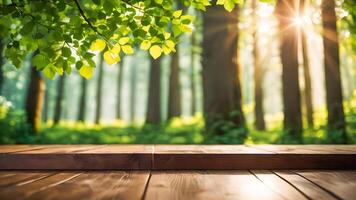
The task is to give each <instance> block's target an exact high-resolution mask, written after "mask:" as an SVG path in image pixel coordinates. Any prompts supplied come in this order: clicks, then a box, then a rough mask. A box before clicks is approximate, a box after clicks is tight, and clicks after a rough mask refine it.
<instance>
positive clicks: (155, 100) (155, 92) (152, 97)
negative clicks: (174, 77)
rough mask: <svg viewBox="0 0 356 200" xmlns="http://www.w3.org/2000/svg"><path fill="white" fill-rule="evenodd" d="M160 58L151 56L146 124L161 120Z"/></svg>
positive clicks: (156, 122) (156, 123)
mask: <svg viewBox="0 0 356 200" xmlns="http://www.w3.org/2000/svg"><path fill="white" fill-rule="evenodd" d="M160 87H161V60H160V59H156V60H154V59H153V58H151V69H150V77H149V88H148V103H147V116H146V124H154V125H159V124H160V122H161V88H160Z"/></svg>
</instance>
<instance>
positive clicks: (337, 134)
mask: <svg viewBox="0 0 356 200" xmlns="http://www.w3.org/2000/svg"><path fill="white" fill-rule="evenodd" d="M321 7H322V10H321V13H322V21H323V44H324V66H325V70H324V71H325V86H326V104H327V110H328V128H329V130H330V136H331V139H332V141H333V142H336V143H346V142H347V136H346V129H345V116H344V108H343V105H342V87H341V76H340V58H339V40H338V35H337V27H336V15H335V2H334V0H323V1H322V5H321Z"/></svg>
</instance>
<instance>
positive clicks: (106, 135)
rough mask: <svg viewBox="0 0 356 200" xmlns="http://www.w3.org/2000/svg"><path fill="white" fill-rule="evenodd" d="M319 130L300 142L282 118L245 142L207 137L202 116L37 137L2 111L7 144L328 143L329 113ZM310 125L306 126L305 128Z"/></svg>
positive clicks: (351, 127)
mask: <svg viewBox="0 0 356 200" xmlns="http://www.w3.org/2000/svg"><path fill="white" fill-rule="evenodd" d="M344 106H345V115H346V121H347V133H348V143H352V144H355V143H356V98H355V97H354V98H353V99H352V100H349V101H346V102H345V104H344ZM314 120H315V127H314V128H306V129H305V130H304V134H303V139H302V142H301V141H296V140H294V139H292V138H290V137H288V136H287V135H286V134H284V132H283V131H282V119H281V118H278V119H275V120H274V121H272V122H268V129H267V130H266V131H257V130H255V129H254V128H253V124H248V125H247V126H248V135H247V137H244V139H241V137H240V136H241V132H243V131H244V130H235V129H234V130H230V131H227V132H226V133H225V134H224V135H221V136H215V137H205V133H204V120H203V117H202V116H201V115H199V114H198V115H196V116H195V117H191V118H177V119H173V120H171V121H170V122H169V123H166V124H162V125H161V126H142V125H127V124H125V123H124V122H122V121H117V122H114V123H111V124H103V125H95V124H88V123H87V124H83V123H73V122H68V121H64V122H61V123H60V125H57V126H55V127H53V126H52V125H51V122H49V123H47V124H45V125H43V127H42V131H41V133H40V134H37V135H35V134H33V133H31V131H29V128H28V126H27V125H26V123H24V115H23V113H22V112H21V111H16V110H14V111H11V110H7V111H6V110H4V108H2V109H0V128H1V139H0V140H1V141H0V143H3V144H15V143H26V144H243V143H244V144H294V143H304V144H328V143H331V142H330V140H329V138H328V137H327V135H328V134H327V129H326V127H325V120H326V112H325V111H324V110H322V111H316V112H315V114H314ZM306 126H307V125H306V124H305V125H304V127H306Z"/></svg>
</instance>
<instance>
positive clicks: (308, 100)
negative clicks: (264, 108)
mask: <svg viewBox="0 0 356 200" xmlns="http://www.w3.org/2000/svg"><path fill="white" fill-rule="evenodd" d="M304 14H305V0H300V15H301V16H304ZM301 40H302V53H303V72H304V84H305V88H304V98H305V108H306V114H307V122H308V127H309V128H312V127H313V126H314V120H313V99H312V86H311V76H310V65H309V54H308V43H307V35H306V32H305V30H304V29H303V28H301Z"/></svg>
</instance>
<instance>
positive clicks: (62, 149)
mask: <svg viewBox="0 0 356 200" xmlns="http://www.w3.org/2000/svg"><path fill="white" fill-rule="evenodd" d="M104 147H106V145H43V146H42V148H40V149H31V150H26V151H21V152H14V153H15V154H16V153H21V154H62V153H79V152H83V151H96V150H99V149H101V148H104Z"/></svg>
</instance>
